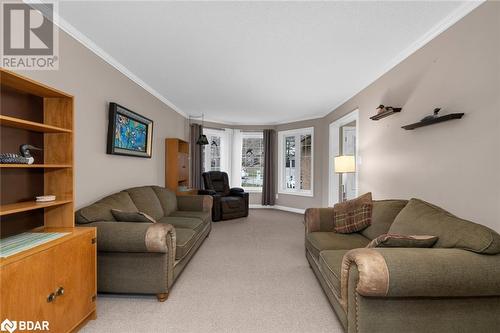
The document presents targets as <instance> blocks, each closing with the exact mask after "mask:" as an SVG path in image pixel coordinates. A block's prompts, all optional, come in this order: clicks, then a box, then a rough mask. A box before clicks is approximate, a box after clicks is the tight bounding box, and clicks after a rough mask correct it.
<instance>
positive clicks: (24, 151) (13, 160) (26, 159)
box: [0, 143, 43, 164]
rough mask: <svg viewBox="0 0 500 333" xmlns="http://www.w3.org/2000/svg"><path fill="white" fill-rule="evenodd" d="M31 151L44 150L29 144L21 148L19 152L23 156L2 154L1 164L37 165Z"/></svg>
mask: <svg viewBox="0 0 500 333" xmlns="http://www.w3.org/2000/svg"><path fill="white" fill-rule="evenodd" d="M30 150H43V149H41V148H37V147H35V146H32V145H29V144H27V143H25V144H22V145H20V146H19V152H20V153H21V155H18V154H13V153H1V154H0V163H4V164H33V163H35V158H34V157H33V156H31V152H30Z"/></svg>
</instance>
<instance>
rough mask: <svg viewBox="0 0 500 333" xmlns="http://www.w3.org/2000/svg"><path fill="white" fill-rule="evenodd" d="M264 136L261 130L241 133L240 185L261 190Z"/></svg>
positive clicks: (248, 188)
mask: <svg viewBox="0 0 500 333" xmlns="http://www.w3.org/2000/svg"><path fill="white" fill-rule="evenodd" d="M263 141H264V138H263V134H262V132H242V134H241V187H243V188H245V189H246V190H249V191H252V190H254V191H261V190H262V184H263V180H264V179H263V177H264V142H263Z"/></svg>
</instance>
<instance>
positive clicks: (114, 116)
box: [106, 102, 153, 158]
mask: <svg viewBox="0 0 500 333" xmlns="http://www.w3.org/2000/svg"><path fill="white" fill-rule="evenodd" d="M152 141H153V121H152V120H151V119H149V118H146V117H144V116H142V115H140V114H138V113H136V112H134V111H132V110H129V109H127V108H126V107H123V106H121V105H119V104H117V103H113V102H112V103H109V122H108V142H107V147H106V153H107V154H111V155H125V156H133V157H144V158H151V156H152V150H153V144H152V143H153V142H152Z"/></svg>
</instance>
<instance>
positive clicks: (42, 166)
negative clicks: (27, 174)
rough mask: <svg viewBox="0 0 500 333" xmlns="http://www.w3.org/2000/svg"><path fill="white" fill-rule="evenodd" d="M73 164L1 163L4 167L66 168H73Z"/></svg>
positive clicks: (1, 166)
mask: <svg viewBox="0 0 500 333" xmlns="http://www.w3.org/2000/svg"><path fill="white" fill-rule="evenodd" d="M72 167H73V166H72V165H71V164H0V168H4V169H65V168H72Z"/></svg>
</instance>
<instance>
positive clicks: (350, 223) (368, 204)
mask: <svg viewBox="0 0 500 333" xmlns="http://www.w3.org/2000/svg"><path fill="white" fill-rule="evenodd" d="M372 210H373V203H372V194H371V193H370V192H369V193H366V194H363V195H362V196H359V197H357V198H356V199H352V200H348V201H345V202H341V203H338V204H335V206H333V229H334V230H335V231H336V232H338V233H342V234H350V233H353V232H358V231H360V230H363V229H365V228H366V227H368V226H369V225H370V224H371V221H372Z"/></svg>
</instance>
